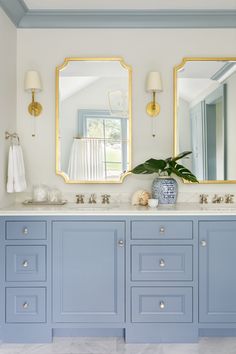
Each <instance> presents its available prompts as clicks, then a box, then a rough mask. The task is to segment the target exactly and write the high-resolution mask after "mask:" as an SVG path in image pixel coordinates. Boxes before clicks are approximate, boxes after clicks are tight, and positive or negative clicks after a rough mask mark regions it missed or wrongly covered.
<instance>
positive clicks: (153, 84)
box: [146, 71, 162, 92]
mask: <svg viewBox="0 0 236 354" xmlns="http://www.w3.org/2000/svg"><path fill="white" fill-rule="evenodd" d="M146 90H147V92H162V81H161V74H160V73H159V72H158V71H150V73H149V74H148V77H147V84H146Z"/></svg>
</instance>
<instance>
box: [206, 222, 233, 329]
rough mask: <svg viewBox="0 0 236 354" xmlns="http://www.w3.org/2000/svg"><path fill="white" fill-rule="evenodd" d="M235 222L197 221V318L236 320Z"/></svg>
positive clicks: (221, 321)
mask: <svg viewBox="0 0 236 354" xmlns="http://www.w3.org/2000/svg"><path fill="white" fill-rule="evenodd" d="M235 254H236V221H214V222H207V221H205V222H200V223H199V321H200V322H203V323H207V322H210V323H211V322H215V323H230V322H231V323H232V322H236V256H235Z"/></svg>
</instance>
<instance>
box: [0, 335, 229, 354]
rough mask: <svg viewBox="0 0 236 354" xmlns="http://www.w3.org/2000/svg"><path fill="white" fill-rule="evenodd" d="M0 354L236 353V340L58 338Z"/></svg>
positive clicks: (0, 349) (9, 347) (1, 347)
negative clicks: (177, 341)
mask: <svg viewBox="0 0 236 354" xmlns="http://www.w3.org/2000/svg"><path fill="white" fill-rule="evenodd" d="M0 354H236V338H201V339H200V340H199V343H193V344H191V343H190V344H189V343H187V344H125V343H124V341H123V340H122V339H119V338H118V339H117V338H76V337H73V338H55V339H54V341H53V343H49V344H8V343H2V344H0Z"/></svg>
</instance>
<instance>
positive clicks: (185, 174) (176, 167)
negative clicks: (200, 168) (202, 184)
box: [170, 161, 198, 183]
mask: <svg viewBox="0 0 236 354" xmlns="http://www.w3.org/2000/svg"><path fill="white" fill-rule="evenodd" d="M170 166H171V169H172V173H174V174H176V176H178V177H181V178H183V179H185V180H186V181H189V182H194V183H198V180H197V178H196V176H194V174H193V173H192V172H191V171H190V170H189V169H187V168H186V167H184V166H183V165H180V164H177V163H176V162H175V161H171V162H170Z"/></svg>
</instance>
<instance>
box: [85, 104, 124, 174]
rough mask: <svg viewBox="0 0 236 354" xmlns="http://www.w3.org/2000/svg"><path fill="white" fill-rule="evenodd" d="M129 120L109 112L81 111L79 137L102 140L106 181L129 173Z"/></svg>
mask: <svg viewBox="0 0 236 354" xmlns="http://www.w3.org/2000/svg"><path fill="white" fill-rule="evenodd" d="M127 122H128V119H127V118H123V117H119V116H117V117H114V116H113V115H112V116H111V114H110V112H109V111H108V110H79V136H81V137H83V138H88V139H101V140H102V141H103V143H104V144H103V148H104V161H103V163H104V169H105V177H106V179H114V178H115V177H119V176H120V174H121V173H123V172H124V171H127V168H128V163H129V162H128V158H127V157H128V153H127V136H128V134H127V130H128V127H127Z"/></svg>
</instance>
